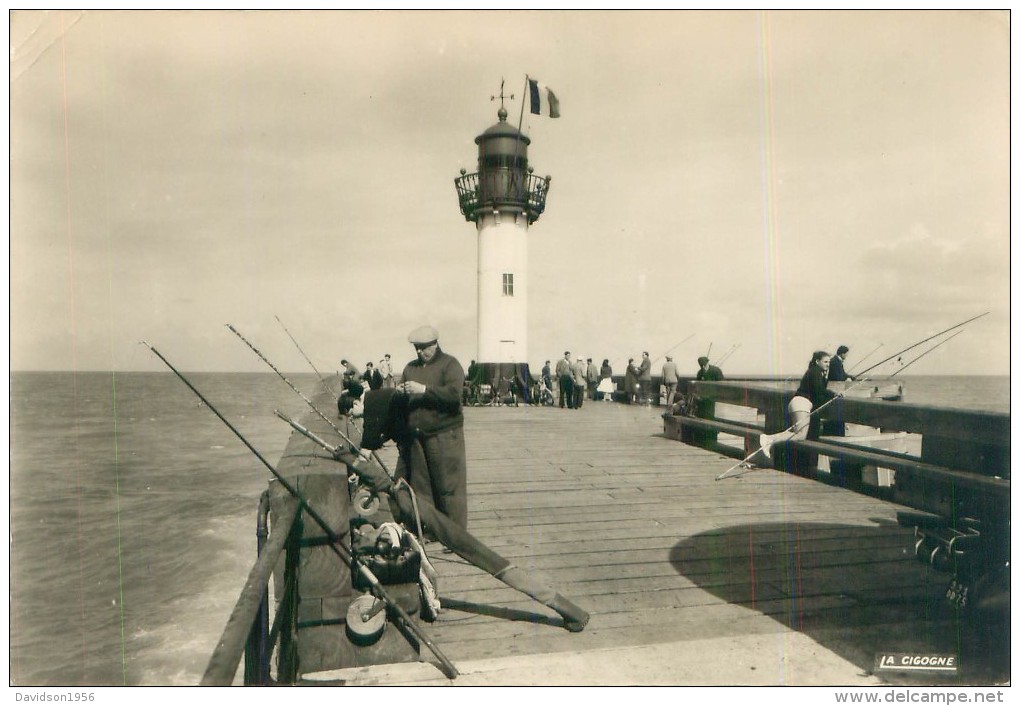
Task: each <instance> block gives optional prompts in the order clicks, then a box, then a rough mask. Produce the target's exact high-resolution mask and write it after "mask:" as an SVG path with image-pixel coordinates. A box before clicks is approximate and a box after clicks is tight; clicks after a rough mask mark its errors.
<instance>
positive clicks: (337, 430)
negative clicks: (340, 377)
mask: <svg viewBox="0 0 1020 706" xmlns="http://www.w3.org/2000/svg"><path fill="white" fill-rule="evenodd" d="M227 328H229V329H230V330H231V331H233V332H234V335H236V336H237V337H238V338H240V339H241V340H242V341H244V342H245V344H247V346H248V347H249V348H251V349H252V350H253V351H254V352H255V355H257V356H258V357H259V358H261V359H262V360H263V362H265V364H266V365H268V366H269V367H270V368H272V370H273V372H274V373H276V374H277V375H279V376H280V379H282V380H283V381H284V382H285V383H287V385H289V386H290V389H292V390H294V392H296V393H297V394H298V396H299V397H300V398H301V399H303V400H304V401H305V403H306V404H307V405H308V406H309V407H311V408H312V411H313V412H315V413H316V414H318V415H319V417H321V418H322V420H323V421H324V422H326V424H328V425H329V426H330V428H332V429H333V431H335V432H336V433H337V434H338V435H339V436H340V438H341V439H343V440H344V441H346V442H347V443H348V444H350V445H351V446H352V447H353V448H357V445H356V444H355V443H354V442H353V441H351V440H350V438H349V437H348V436H347V435H346V434H344V433H343V432H342V431H340V429H339V428H338V427H337V425H336V424H334V423H333V422H332V420H330V419H329V417H327V416H326V415H325V414H323V413H322V412H320V411H319V409H318V407H316V406H315V405H314V404H312V401H311V400H310V399H308V398H307V397H305V396H304V394H302V392H301V390H299V389H297V388H296V387H295V386H294V383H292V382H291V381H290V380H288V379H287V376H286V375H284V374H283V373H281V372H280V371H279V369H278V368H277V367H276V366H275V365H273V364H272V363H270V362H269V359H268V358H266V356H264V355H263V354H262V351H260V350H259V349H258V348H256V347H255V346H254V345H252V343H251V341H249V340H248V339H247V338H245V337H244V336H242V335H241V332H240V331H238V330H237V329H236V328H234V327H233V326H232V325H231V324H227ZM371 455H372V458H374V459H375V461H376V462H377V463H378V464H379V465H380V466H382V469H383V470H384V471H386V473H387V475H392V474H391V473H390V471H389V469H388V468H386V464H385V463H383V461H382V459H381V458H379V456H378V455H377V454H376V453H375V451H373V452H372V454H371Z"/></svg>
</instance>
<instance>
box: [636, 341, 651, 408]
mask: <svg viewBox="0 0 1020 706" xmlns="http://www.w3.org/2000/svg"><path fill="white" fill-rule="evenodd" d="M637 378H638V385H640V388H639V390H638V394H639V395H640V399H639V400H638V402H640V403H641V404H651V402H652V396H651V395H652V361H651V359H650V358H649V357H648V351H644V352H642V353H641V364H640V365H639V366H638V374H637Z"/></svg>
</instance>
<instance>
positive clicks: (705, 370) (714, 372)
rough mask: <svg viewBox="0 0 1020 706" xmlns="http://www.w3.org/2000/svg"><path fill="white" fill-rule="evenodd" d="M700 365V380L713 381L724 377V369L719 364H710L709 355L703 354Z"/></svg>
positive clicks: (699, 359)
mask: <svg viewBox="0 0 1020 706" xmlns="http://www.w3.org/2000/svg"><path fill="white" fill-rule="evenodd" d="M698 365H699V366H700V368H701V369H700V370H698V376H697V377H698V380H706V381H711V380H722V379H723V374H722V370H721V369H720V368H719V367H718V366H715V365H709V364H708V356H704V355H703V356H701V357H700V358H698Z"/></svg>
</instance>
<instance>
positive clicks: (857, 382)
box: [715, 311, 991, 480]
mask: <svg viewBox="0 0 1020 706" xmlns="http://www.w3.org/2000/svg"><path fill="white" fill-rule="evenodd" d="M989 313H991V312H987V311H986V312H985V313H984V314H979V315H978V316H975V317H973V318H971V319H967V320H966V321H964V322H962V323H959V324H956V325H955V326H950V327H949V328H947V329H945V330H944V331H940V332H939V333H936V334H935V335H934V336H929V337H928V338H926V339H924V340H923V341H919V342H918V343H915V344H913V345H910V346H907V347H906V348H904V349H903V350H901V351H899V352H898V353H894V354H893V355H891V356H889V357H888V358H886V359H885V360H883V361H881V362H878V363H875V365H872V366H871V367H870V368H868V369H867V370H864V371H863V372H862V373H861V375H863V374H864V373H867V372H868V371H871V370H874V369H875V368H877V367H878V366H880V365H882V364H883V363H887V362H889V361H890V360H892V359H893V358H896V357H897V356H900V355H902V354H903V353H906V352H907V351H909V350H912V349H914V348H917V347H918V346H919V345H921V344H923V343H927V342H928V341H930V340H932V339H933V338H938V337H939V336H942V335H943V334H946V333H948V332H949V331H952V330H953V329H957V328H960V327H961V326H963V325H964V324H968V323H970V322H971V321H975V320H977V319H980V318H981V317H982V316H986V315H987V314H989ZM961 333H963V331H958V332H957V333H954V334H953V335H952V336H950V337H949V338H946V339H945V340H943V341H940V342H939V343H937V344H935V345H934V346H932V347H931V348H929V349H928V350H926V351H925V352H924V353H922V354H921V355H919V356H918V357H917V358H914V360H912V361H910V363H908V364H907V365H905V366H903V368H900V370H897V371H896V372H895V373H893V374H892V375H890V376H889V377H890V378H891V377H894V376H895V375H896V374H898V373H900V372H902V371H903V369H904V368H906V367H907V366H909V365H913V364H914V363H916V362H917V361H918V360H920V359H921V358H923V357H924V356H926V355H928V354H929V353H931V352H932V351H933V350H935V349H936V348H938V347H939V346H941V345H942V344H943V343H945V342H946V341H948V340H950V339H952V338H955V337H956V336H958V335H959V334H961ZM871 381H872V378H867V377H862V378H859V379H856V380H854V381H853V383H852V384H851V385H849V386H847V387H846V389H844V390H843V391H842V392H839V393H837V394H836V396H835V397H833V398H832V399H829V400H826V401H825V402H823V403H822V404H820V405H818V407H817V408H815V409H813V410H811V412H810V413H809V414H808V418H809V419H810V418H811V417H812V416H814V415H815V414H818V413H819V412H821V411H822V410H823V409H825V408H826V407H828V406H829V405H830V404H832V403H833V402H835V401H836V400H837V399H839V398H840V397H843V396H844V395H846V393H847V392H849V391H850V390H852V389H853V388H855V387H857V386H858V385H860V384H862V383H865V382H871ZM796 426H798V425H797V424H792V425H790V426H789V427H787V428H786V429H784V430H783V431H781V432H779V433H780V434H785V433H787V432H789V431H792V430H793V429H794V428H795V427H796ZM758 451H760V449H755V450H754V452H753V453H751V454H750V455H748V456H747V457H746V458H744V459H742V460H741V461H740V462H738V463H737V464H736V465H734V466H731V467H729V468H727V469H726V470H725V471H723V472H722V473H720V474H719V475H718V476H716V478H715V479H716V480H722V479H723V478H726V477H728V476H727V474H729V473H730V472H731V471H733V470H734V469H736V468H741V467H743V466H744V465H745V464H746V463H747V462H748V460H749V459H750V458H751V457H752V456H754V455H755V454H756V453H758Z"/></svg>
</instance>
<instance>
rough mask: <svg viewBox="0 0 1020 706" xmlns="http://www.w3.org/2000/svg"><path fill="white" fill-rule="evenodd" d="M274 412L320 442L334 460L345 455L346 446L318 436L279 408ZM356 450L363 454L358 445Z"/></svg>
mask: <svg viewBox="0 0 1020 706" xmlns="http://www.w3.org/2000/svg"><path fill="white" fill-rule="evenodd" d="M273 414H275V415H276V416H277V417H279V418H280V419H282V420H283V421H285V422H287V424H290V425H291V427H293V428H294V431H296V432H299V433H301V434H303V435H304V436H306V437H308V438H309V439H311V440H312V441H314V442H315V443H316V444H318V445H319V446H321V447H322V448H324V449H325V450H326V451H327V452H328V453H329V455H330V456H332V457H333V460H334V461H339V460H341V458H342V457H343V455H344V451H345V450H344V447H343V446H341V445H340V444H337V445H336V446H333V445H332V444H330V443H329V442H327V441H326V440H325V439H323V438H322V437H321V436H318V435H317V434H315V433H314V432H313V431H312V430H311V429H309V428H308V427H305V426H302V425H301V424H298V423H297V422H295V421H294V420H293V419H291V418H290V417H288V416H287V415H285V414H283V413H282V412H280V410H278V409H274V410H273ZM348 443H349V442H348ZM351 445H352V446H353V444H351ZM355 452H356V453H358V454H359V455H360V454H361V449H358V448H357V447H355ZM362 458H364V455H362Z"/></svg>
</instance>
